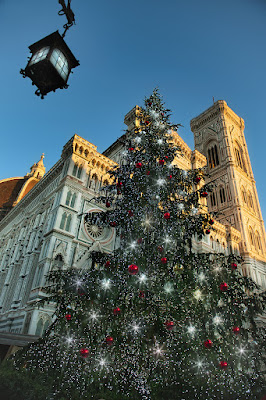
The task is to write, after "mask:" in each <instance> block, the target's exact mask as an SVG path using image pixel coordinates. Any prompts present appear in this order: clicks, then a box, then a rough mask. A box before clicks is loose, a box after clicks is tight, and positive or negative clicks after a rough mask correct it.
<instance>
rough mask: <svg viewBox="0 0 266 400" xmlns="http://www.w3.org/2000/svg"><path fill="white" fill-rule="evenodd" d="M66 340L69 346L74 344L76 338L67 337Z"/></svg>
mask: <svg viewBox="0 0 266 400" xmlns="http://www.w3.org/2000/svg"><path fill="white" fill-rule="evenodd" d="M65 339H66V343H67V345H68V346H70V345H71V344H72V343H73V342H74V338H73V337H72V336H67V337H66V338H65Z"/></svg>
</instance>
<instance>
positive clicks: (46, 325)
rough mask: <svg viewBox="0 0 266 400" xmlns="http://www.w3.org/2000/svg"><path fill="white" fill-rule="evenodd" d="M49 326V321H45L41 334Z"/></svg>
mask: <svg viewBox="0 0 266 400" xmlns="http://www.w3.org/2000/svg"><path fill="white" fill-rule="evenodd" d="M49 326H50V321H46V322H45V324H44V327H43V332H45V331H46V330H47V329H48V328H49Z"/></svg>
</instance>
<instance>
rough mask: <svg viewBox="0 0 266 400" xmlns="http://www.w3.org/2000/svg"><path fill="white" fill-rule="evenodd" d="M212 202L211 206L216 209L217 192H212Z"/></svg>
mask: <svg viewBox="0 0 266 400" xmlns="http://www.w3.org/2000/svg"><path fill="white" fill-rule="evenodd" d="M210 201H211V206H212V207H215V206H216V195H215V192H211V194H210Z"/></svg>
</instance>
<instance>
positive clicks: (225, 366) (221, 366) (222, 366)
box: [220, 361, 228, 369]
mask: <svg viewBox="0 0 266 400" xmlns="http://www.w3.org/2000/svg"><path fill="white" fill-rule="evenodd" d="M227 366H228V364H227V362H226V361H221V362H220V368H221V369H226V368H227Z"/></svg>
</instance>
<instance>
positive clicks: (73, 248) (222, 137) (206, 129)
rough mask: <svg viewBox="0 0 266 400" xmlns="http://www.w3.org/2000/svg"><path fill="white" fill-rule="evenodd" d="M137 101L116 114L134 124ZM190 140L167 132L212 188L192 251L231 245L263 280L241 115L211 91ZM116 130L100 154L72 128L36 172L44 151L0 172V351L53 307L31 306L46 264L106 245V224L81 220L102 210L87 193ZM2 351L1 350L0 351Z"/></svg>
mask: <svg viewBox="0 0 266 400" xmlns="http://www.w3.org/2000/svg"><path fill="white" fill-rule="evenodd" d="M139 112H140V108H139V107H138V106H136V107H135V108H134V109H133V110H131V111H130V112H129V113H128V114H127V115H126V116H125V123H126V125H127V127H128V130H129V131H131V130H132V131H133V130H134V128H135V126H136V125H138V115H139ZM191 130H192V132H193V133H194V138H195V150H191V149H190V148H189V147H188V146H187V144H186V143H185V142H184V141H183V140H182V138H181V137H180V136H179V135H178V134H177V133H174V141H175V143H176V144H177V145H178V146H179V147H180V148H181V150H182V156H180V157H178V158H177V159H176V160H175V164H177V166H178V167H179V168H182V169H184V170H191V169H196V168H203V167H204V166H206V167H207V172H208V177H207V178H206V183H212V184H213V191H212V192H211V193H210V195H209V196H208V198H207V199H203V200H202V201H203V202H205V203H204V204H203V205H205V206H206V208H208V211H209V212H210V213H215V215H216V217H215V224H214V229H213V231H212V232H211V234H210V235H206V236H205V237H204V238H203V239H202V240H201V241H194V243H193V246H194V249H195V251H215V252H216V251H219V252H224V253H227V254H229V253H231V252H234V253H237V254H240V255H241V256H242V258H243V263H242V273H243V274H244V275H248V276H250V277H251V278H252V279H253V280H254V281H256V282H257V283H258V285H259V286H260V287H261V288H264V289H265V287H266V240H265V228H264V223H263V220H262V215H261V210H260V205H259V200H258V195H257V190H256V184H255V180H254V177H253V173H252V168H251V163H250V160H249V154H248V150H247V145H246V141H245V136H244V121H243V119H242V118H240V117H238V116H237V115H236V114H235V113H234V112H233V111H232V110H231V109H230V108H229V107H228V105H227V104H226V102H225V101H217V102H216V103H214V104H213V105H212V106H211V107H210V108H209V109H207V110H206V111H204V112H203V113H202V114H200V115H199V116H198V117H196V118H194V119H193V120H192V121H191ZM124 151H125V149H124V148H123V140H121V138H120V139H118V140H117V141H116V142H115V143H113V144H112V145H111V146H110V147H109V148H108V149H107V150H106V151H105V152H104V153H103V154H101V153H99V152H98V151H97V147H96V146H95V145H93V144H91V143H90V142H88V141H87V140H85V139H83V138H82V137H80V136H78V135H74V136H73V137H72V138H71V139H70V140H69V141H68V142H67V143H66V144H65V146H64V147H63V150H62V155H61V158H60V159H59V160H58V162H57V163H56V164H55V165H54V166H53V167H52V168H51V169H50V171H48V172H47V173H46V174H45V168H44V165H43V158H44V156H42V157H41V160H40V161H39V162H38V163H37V164H34V165H33V166H32V167H31V172H30V173H29V174H27V175H26V176H25V177H18V178H10V179H4V180H2V181H0V219H1V221H0V358H1V357H2V358H3V357H4V356H5V355H6V353H8V352H10V351H12V349H14V346H21V345H23V344H25V343H27V342H29V341H31V340H35V339H36V338H37V337H39V336H41V335H42V333H43V332H44V331H45V330H46V329H47V327H48V326H49V325H50V323H51V321H52V314H53V309H52V308H51V307H49V306H44V307H40V308H38V307H37V306H36V300H39V299H42V298H44V297H45V293H44V291H43V288H44V287H45V284H46V275H47V273H48V272H49V270H50V269H51V268H55V267H56V268H66V267H70V266H75V267H76V268H89V267H90V252H91V251H93V250H99V251H105V252H112V250H113V248H114V244H115V235H116V232H115V229H114V228H111V227H110V228H102V227H100V226H98V225H97V224H96V223H91V222H88V221H85V219H84V216H85V215H86V214H87V213H90V214H93V213H97V212H99V211H104V210H105V206H104V205H102V206H100V205H99V203H98V202H97V201H95V199H96V198H97V197H98V196H99V190H100V188H102V187H104V186H106V185H108V184H110V183H111V182H110V177H109V175H108V170H110V168H111V167H112V166H114V165H117V164H119V163H121V162H122V157H123V152H124ZM1 352H2V354H1Z"/></svg>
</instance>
